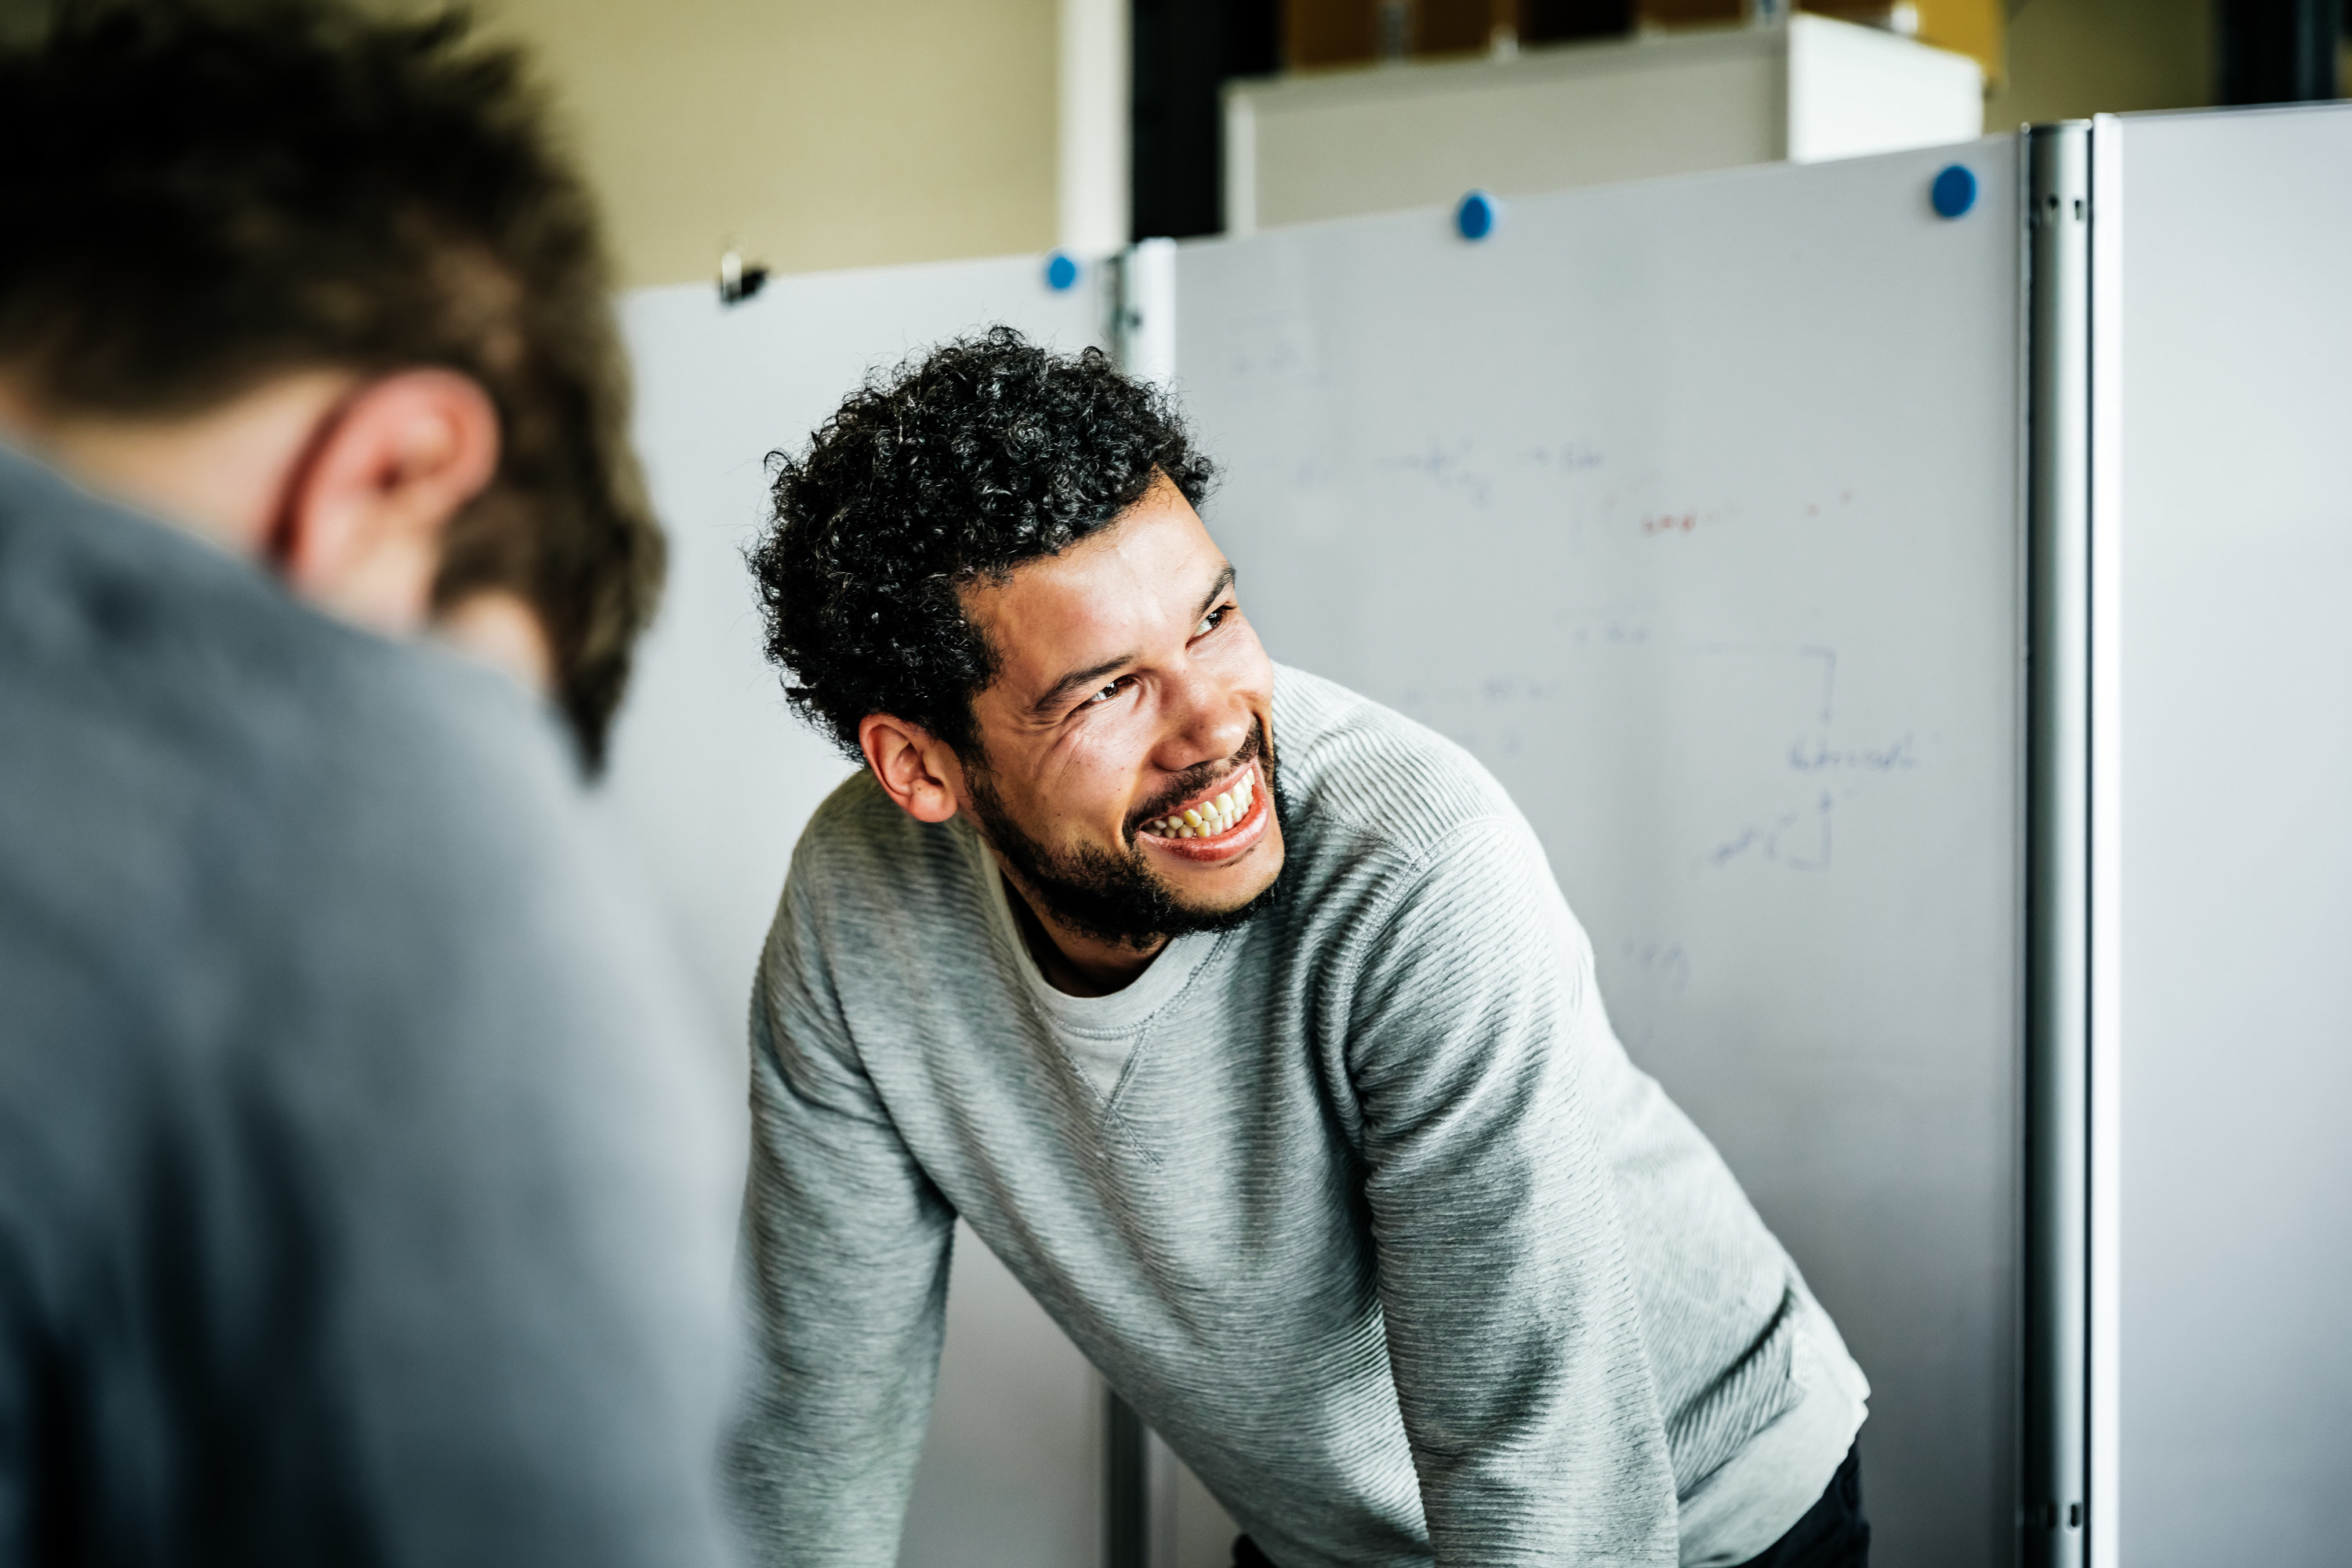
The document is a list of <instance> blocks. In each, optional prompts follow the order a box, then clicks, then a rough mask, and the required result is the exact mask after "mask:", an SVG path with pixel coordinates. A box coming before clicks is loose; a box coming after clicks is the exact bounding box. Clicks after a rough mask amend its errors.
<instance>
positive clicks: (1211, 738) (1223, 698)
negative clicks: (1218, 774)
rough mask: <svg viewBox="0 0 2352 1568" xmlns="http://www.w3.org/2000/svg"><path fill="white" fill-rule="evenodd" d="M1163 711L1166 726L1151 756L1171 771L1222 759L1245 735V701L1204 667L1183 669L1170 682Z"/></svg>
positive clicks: (1247, 729)
mask: <svg viewBox="0 0 2352 1568" xmlns="http://www.w3.org/2000/svg"><path fill="white" fill-rule="evenodd" d="M1167 715H1168V729H1167V731H1166V733H1165V734H1164V736H1163V737H1162V738H1161V741H1160V748H1159V754H1158V755H1157V756H1155V757H1154V758H1153V759H1152V760H1153V761H1154V762H1156V763H1159V764H1160V767H1161V768H1162V769H1164V770H1165V771H1167V772H1169V773H1182V772H1183V771H1184V770H1185V769H1186V768H1194V767H1198V766H1200V765H1201V764H1202V763H1213V762H1222V761H1223V759H1225V758H1227V757H1230V756H1232V755H1233V754H1234V752H1238V751H1240V750H1241V749H1242V743H1243V742H1244V741H1246V740H1247V739H1248V738H1249V732H1250V708H1249V704H1248V703H1246V702H1244V701H1243V700H1242V695H1241V693H1240V692H1239V691H1237V690H1235V689H1233V687H1231V686H1230V685H1229V684H1228V683H1226V682H1225V681H1223V680H1220V679H1216V678H1215V677H1213V676H1212V675H1210V674H1208V673H1206V672H1204V671H1192V672H1187V673H1186V674H1184V675H1182V676H1179V677H1177V678H1176V679H1174V680H1173V681H1172V682H1171V685H1170V689H1169V692H1168V707H1167Z"/></svg>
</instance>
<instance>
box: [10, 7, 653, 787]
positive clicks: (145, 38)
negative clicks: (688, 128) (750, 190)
mask: <svg viewBox="0 0 2352 1568" xmlns="http://www.w3.org/2000/svg"><path fill="white" fill-rule="evenodd" d="M0 147H5V148H6V149H7V154H6V156H5V158H0V374H5V375H7V376H8V377H9V378H11V379H12V380H13V381H14V382H15V383H16V384H17V385H18V386H19V387H20V388H22V389H25V390H26V391H27V392H29V394H30V395H32V396H33V397H34V398H36V399H37V400H38V401H39V402H40V403H41V404H42V405H45V406H46V407H47V408H48V409H50V410H54V411H56V412H59V413H65V414H71V415H75V416H91V415H96V416H124V417H132V418H152V417H155V416H174V415H184V414H190V413H194V412H198V411H201V410H203V409H205V408H206V407H208V406H211V405H215V404H216V403H219V402H223V401H226V399H228V398H230V397H233V396H235V395H238V394H239V393H241V392H244V391H247V390H248V389H249V388H251V387H252V386H254V385H256V384H259V383H261V382H263V381H266V380H267V379H268V378H270V377H272V376H275V375H278V374H284V373H287V372H289V371H298V370H302V369H306V368H311V367H325V368H333V369H338V370H345V371H352V372H357V373H359V374H373V373H390V372H394V371H397V370H402V369H407V368H413V367H416V366H440V367H446V368H447V369H450V370H453V371H456V372H458V373H459V374H463V375H466V376H467V377H469V378H471V379H472V380H473V381H475V382H476V383H478V384H479V385H480V386H481V387H482V389H483V390H484V391H485V392H486V393H488V395H489V397H490V398H491V400H492V402H493V403H494V404H495V405H496V407H497V410H498V415H499V436H500V446H499V463H498V469H497V473H496V476H495V477H494V478H493V479H492V480H491V482H490V484H489V486H488V489H486V490H485V491H484V492H483V493H482V494H481V495H480V496H478V498H477V499H476V500H473V501H472V502H470V503H469V504H468V505H467V507H466V508H465V509H464V510H463V511H462V512H461V513H460V514H459V515H458V516H457V518H456V519H455V520H454V521H452V522H451V524H450V526H449V529H448V531H447V534H446V542H445V546H444V554H443V558H442V562H441V565H440V568H439V572H438V574H437V576H436V580H435V584H434V595H433V596H434V601H435V606H436V609H439V610H444V611H446V610H449V609H452V608H454V607H456V606H457V605H461V604H462V603H464V602H465V601H466V600H467V598H468V597H469V596H470V595H478V594H482V593H485V592H499V591H502V592H505V593H509V594H512V595H516V596H517V597H519V598H520V599H521V600H522V601H524V602H525V603H527V604H528V605H530V606H531V608H532V609H533V611H535V613H536V615H537V616H538V618H539V620H540V622H541V626H542V627H543V629H544V631H545V633H546V636H547V639H548V645H549V654H550V656H551V675H552V684H553V686H554V694H555V696H556V699H557V700H558V701H559V702H560V703H561V705H562V709H563V711H564V713H565V715H566V717H567V718H568V719H569V721H570V722H571V724H572V730H573V731H574V733H575V734H576V736H577V737H578V741H579V744H580V748H581V752H582V755H583V759H584V761H585V762H586V763H587V764H588V765H589V766H590V767H592V768H593V767H595V766H597V765H599V764H600V763H601V762H602V759H603V755H604V744H605V740H606V733H607V731H608V729H609V727H610V724H611V721H612V717H613V713H614V710H615V709H616V708H617V707H618V705H619V702H620V700H621V695H622V691H623V689H624V687H625V684H626V681H627V678H628V669H629V659H630V649H631V647H632V645H633V643H634V641H635V637H636V636H637V634H638V633H639V632H640V631H641V630H643V628H644V626H646V622H647V621H648V620H649V619H650V618H651V616H652V613H653V609H654V605H655V603H656V598H657V597H658V595H659V592H660V585H661V576H662V563H663V550H662V541H661V536H660V533H659V531H658V530H657V529H656V526H655V523H654V521H653V518H652V516H651V514H650V512H649V510H648V509H647V506H646V500H645V496H644V492H643V486H642V482H641V480H640V478H639V475H638V472H637V468H636V464H635V458H634V457H633V456H632V455H631V453H630V451H629V447H628V444H627V431H626V425H627V416H628V406H627V405H628V395H627V381H626V374H625V365H624V363H623V360H622V356H621V352H620V347H619V343H618V342H617V339H616V336H615V333H614V327H613V321H612V314H611V303H610V292H611V279H610V273H609V268H608V266H607V263H606V260H605V257H604V249H603V246H602V242H601V240H600V237H599V234H598V229H597V225H596V220H595V215H594V210H593V205H592V203H591V201H590V199H589V196H588V195H587V193H586V191H585V189H584V188H583V184H582V183H581V181H580V179H579V177H578V176H577V174H574V173H573V171H572V169H571V167H570V166H569V164H568V163H567V162H566V161H565V160H564V159H563V158H562V156H561V155H560V154H559V153H558V152H557V151H556V149H555V147H554V145H553V143H552V142H551V138H550V136H549V133H548V131H547V128H546V124H545V115H544V112H543V110H542V107H541V103H540V101H539V100H538V97H537V96H536V94H535V93H534V92H533V91H532V89H530V85H529V83H528V82H527V80H526V79H525V75H524V72H523V68H522V65H521V62H520V58H518V57H517V56H516V55H515V54H514V53H512V52H511V51H508V50H501V49H495V48H485V47H481V46H479V45H478V44H476V43H474V42H472V41H470V40H469V38H468V37H467V19H466V18H465V16H463V15H462V14H459V13H451V14H445V15H443V16H436V17H433V18H430V19H426V20H423V21H394V20H384V19H377V18H372V17H367V16H360V15H357V14H354V13H352V12H351V11H349V10H346V9H342V8H339V7H334V6H330V5H315V4H300V3H296V0H258V3H253V4H235V3H224V0H205V3H188V0H141V3H135V4H126V3H122V0H104V3H100V4H72V3H68V4H64V5H59V6H58V8H57V9H56V11H55V12H54V14H53V15H52V16H50V17H49V18H48V20H47V23H46V24H45V25H44V26H42V27H40V28H39V29H38V30H37V33H36V35H35V36H34V37H32V38H31V39H30V40H28V41H26V42H22V43H19V44H16V45H15V46H13V47H7V48H5V49H0Z"/></svg>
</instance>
